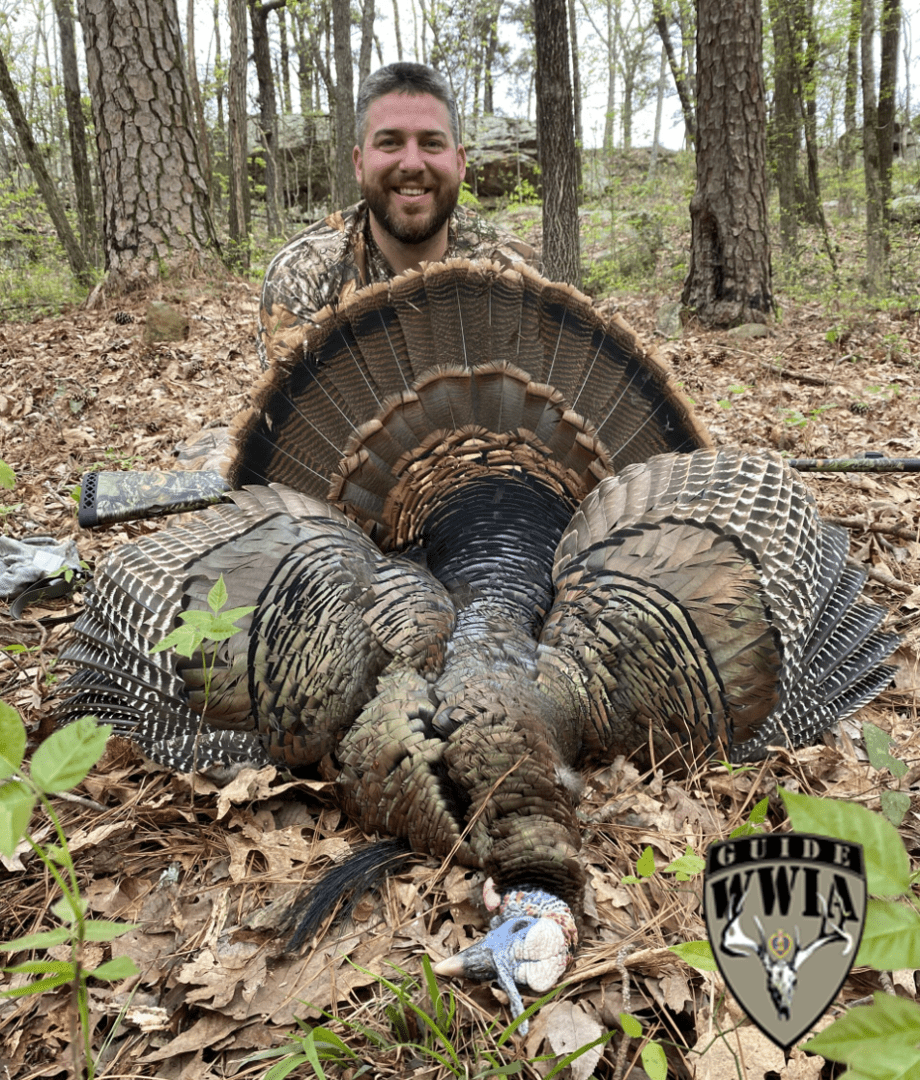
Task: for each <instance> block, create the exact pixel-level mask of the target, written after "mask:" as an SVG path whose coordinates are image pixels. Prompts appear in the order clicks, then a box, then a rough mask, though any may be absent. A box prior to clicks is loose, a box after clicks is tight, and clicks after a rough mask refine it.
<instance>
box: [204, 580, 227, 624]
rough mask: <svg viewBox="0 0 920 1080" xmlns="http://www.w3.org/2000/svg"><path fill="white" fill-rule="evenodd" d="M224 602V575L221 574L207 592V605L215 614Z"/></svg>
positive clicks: (225, 595)
mask: <svg viewBox="0 0 920 1080" xmlns="http://www.w3.org/2000/svg"><path fill="white" fill-rule="evenodd" d="M226 602H227V586H226V584H225V583H224V575H223V574H221V575H220V577H219V578H218V579H217V581H215V582H214V584H213V585H212V586H211V591H210V592H209V593H208V607H209V608H210V609H211V610H212V611H213V612H214V614H215V615H216V614H217V613H218V611H220V609H221V608H222V607H223V606H224V604H226Z"/></svg>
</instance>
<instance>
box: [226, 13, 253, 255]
mask: <svg viewBox="0 0 920 1080" xmlns="http://www.w3.org/2000/svg"><path fill="white" fill-rule="evenodd" d="M227 13H228V16H229V22H230V66H229V68H228V71H227V147H228V156H229V158H230V221H229V227H230V256H231V265H232V266H234V267H235V268H237V269H239V270H246V269H248V267H249V260H250V247H251V245H250V239H249V228H250V209H249V169H248V162H249V149H248V138H247V131H246V59H247V56H248V52H249V50H248V46H247V40H248V33H247V28H246V0H228V4H227Z"/></svg>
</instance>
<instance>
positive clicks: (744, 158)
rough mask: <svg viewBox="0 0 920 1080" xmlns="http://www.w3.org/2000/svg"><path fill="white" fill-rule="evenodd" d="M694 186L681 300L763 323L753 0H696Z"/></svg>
mask: <svg viewBox="0 0 920 1080" xmlns="http://www.w3.org/2000/svg"><path fill="white" fill-rule="evenodd" d="M697 17H698V25H697V112H696V120H697V132H696V134H697V144H696V171H697V179H696V191H695V193H694V195H693V198H692V200H691V202H690V219H691V225H692V241H691V244H692V246H691V254H690V272H689V274H688V276H687V281H686V283H685V285H684V292H683V302H684V304H685V305H686V306H687V307H690V308H691V309H693V310H694V311H695V312H696V314H697V315H698V317H699V319H700V321H701V322H703V323H704V324H705V325H708V326H735V325H738V324H740V323H745V322H767V321H769V319H770V318H771V316H772V313H773V309H774V302H773V290H772V283H771V271H770V243H769V237H768V232H767V176H766V113H765V106H764V89H763V65H762V51H763V30H762V25H761V17H760V4H759V3H758V2H757V0H732V2H731V3H725V2H724V0H699V5H698V16H697Z"/></svg>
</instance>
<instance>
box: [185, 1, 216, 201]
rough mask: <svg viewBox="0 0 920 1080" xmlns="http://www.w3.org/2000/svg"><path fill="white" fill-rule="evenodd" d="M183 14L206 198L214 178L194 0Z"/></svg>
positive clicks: (189, 75)
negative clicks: (199, 69)
mask: <svg viewBox="0 0 920 1080" xmlns="http://www.w3.org/2000/svg"><path fill="white" fill-rule="evenodd" d="M185 10H186V14H185V47H186V49H185V55H186V67H187V70H188V88H189V93H190V94H191V98H192V107H193V108H194V110H195V128H196V130H197V134H198V145H199V147H200V148H201V168H202V171H203V172H204V179H205V183H206V184H207V185H208V196H209V198H210V197H211V196H212V194H213V191H214V177H213V175H212V174H211V143H210V140H209V139H208V125H207V124H206V123H205V119H204V103H203V102H202V100H201V87H200V86H199V85H198V57H197V54H196V51H195V0H188V6H187V7H186V9H185Z"/></svg>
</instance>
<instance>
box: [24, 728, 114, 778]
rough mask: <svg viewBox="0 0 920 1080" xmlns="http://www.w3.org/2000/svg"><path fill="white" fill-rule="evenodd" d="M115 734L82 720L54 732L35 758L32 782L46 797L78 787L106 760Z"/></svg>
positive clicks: (33, 757)
mask: <svg viewBox="0 0 920 1080" xmlns="http://www.w3.org/2000/svg"><path fill="white" fill-rule="evenodd" d="M111 730H112V729H111V728H110V727H109V726H108V725H107V724H97V723H96V721H95V720H92V719H91V718H90V717H88V716H82V717H81V718H80V719H79V720H75V721H74V722H73V723H72V724H68V725H67V726H66V727H62V728H58V730H57V731H53V732H52V733H51V734H50V735H49V736H48V738H47V739H45V741H44V742H43V743H42V744H41V746H40V747H39V748H38V749H37V750H36V751H35V753H34V754H33V755H32V779H33V780H34V781H35V783H36V784H38V786H39V787H40V788H41V790H42V791H43V792H45V794H46V795H54V794H56V793H57V792H59V791H69V790H70V789H71V788H72V787H76V785H77V784H79V783H80V781H81V780H83V779H84V778H85V776H86V774H87V773H88V772H89V770H90V769H91V768H92V767H93V766H94V765H95V764H96V762H97V761H98V760H99V759H100V758H101V757H102V754H103V752H104V751H105V744H106V741H107V740H108V737H109V732H110V731H111Z"/></svg>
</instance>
